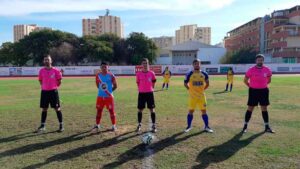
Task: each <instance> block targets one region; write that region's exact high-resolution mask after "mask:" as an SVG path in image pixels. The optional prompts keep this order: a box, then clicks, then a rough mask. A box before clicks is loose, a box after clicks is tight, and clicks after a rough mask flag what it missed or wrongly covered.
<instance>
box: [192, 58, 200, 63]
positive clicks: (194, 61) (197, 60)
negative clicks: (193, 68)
mask: <svg viewBox="0 0 300 169" xmlns="http://www.w3.org/2000/svg"><path fill="white" fill-rule="evenodd" d="M196 62H200V63H201V61H200V59H194V60H193V64H194V63H196Z"/></svg>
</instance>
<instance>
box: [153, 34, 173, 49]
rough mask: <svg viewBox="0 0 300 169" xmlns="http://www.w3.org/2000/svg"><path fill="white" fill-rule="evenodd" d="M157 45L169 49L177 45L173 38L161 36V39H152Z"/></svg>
mask: <svg viewBox="0 0 300 169" xmlns="http://www.w3.org/2000/svg"><path fill="white" fill-rule="evenodd" d="M151 39H152V41H153V42H154V43H155V45H156V46H157V47H158V48H160V49H163V48H168V47H171V46H173V45H175V38H174V37H172V36H161V37H154V38H151Z"/></svg>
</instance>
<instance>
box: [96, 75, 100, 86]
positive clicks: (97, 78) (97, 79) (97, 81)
mask: <svg viewBox="0 0 300 169" xmlns="http://www.w3.org/2000/svg"><path fill="white" fill-rule="evenodd" d="M98 75H99V74H97V75H96V84H99V83H100V79H99V76H98Z"/></svg>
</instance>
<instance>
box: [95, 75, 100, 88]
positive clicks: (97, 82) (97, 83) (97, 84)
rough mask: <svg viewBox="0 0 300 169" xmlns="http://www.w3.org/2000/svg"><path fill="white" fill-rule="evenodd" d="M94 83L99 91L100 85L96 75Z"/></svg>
mask: <svg viewBox="0 0 300 169" xmlns="http://www.w3.org/2000/svg"><path fill="white" fill-rule="evenodd" d="M95 82H96V86H97V88H98V89H99V83H100V80H99V77H98V75H96V80H95Z"/></svg>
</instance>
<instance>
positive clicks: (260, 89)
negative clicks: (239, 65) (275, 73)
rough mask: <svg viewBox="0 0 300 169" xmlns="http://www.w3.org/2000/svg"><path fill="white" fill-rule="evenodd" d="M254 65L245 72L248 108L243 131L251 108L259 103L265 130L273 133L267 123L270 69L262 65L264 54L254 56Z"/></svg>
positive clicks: (249, 116)
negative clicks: (247, 88)
mask: <svg viewBox="0 0 300 169" xmlns="http://www.w3.org/2000/svg"><path fill="white" fill-rule="evenodd" d="M255 59H256V65H255V66H253V67H251V68H249V70H248V71H247V72H246V75H245V78H244V83H245V84H246V85H247V86H248V87H249V97H248V109H247V111H246V114H245V124H244V127H243V130H242V131H243V132H247V127H248V123H249V121H250V118H251V115H252V112H253V109H254V107H255V106H257V105H258V103H259V104H260V107H261V111H262V117H263V119H264V122H265V132H269V133H275V132H274V131H273V130H272V129H271V128H270V125H269V114H268V110H267V107H268V105H269V104H270V102H269V88H268V84H269V83H271V76H272V72H271V70H270V69H269V68H268V67H266V66H264V65H263V64H264V56H263V55H262V54H258V55H257V56H256V58H255Z"/></svg>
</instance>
